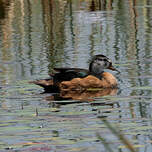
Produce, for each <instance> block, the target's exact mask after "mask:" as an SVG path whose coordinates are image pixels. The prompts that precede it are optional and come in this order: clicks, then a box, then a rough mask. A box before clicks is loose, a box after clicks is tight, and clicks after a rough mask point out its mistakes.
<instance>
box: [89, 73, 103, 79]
mask: <svg viewBox="0 0 152 152" xmlns="http://www.w3.org/2000/svg"><path fill="white" fill-rule="evenodd" d="M103 73H104V71H102V72H101V73H94V72H90V74H91V75H93V76H95V77H97V78H98V79H100V80H101V79H102V74H103Z"/></svg>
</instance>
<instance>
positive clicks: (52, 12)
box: [0, 0, 152, 152]
mask: <svg viewBox="0 0 152 152" xmlns="http://www.w3.org/2000/svg"><path fill="white" fill-rule="evenodd" d="M0 7H1V8H0V115H1V117H0V149H1V150H0V151H22V152H23V151H59V152H60V151H61V152H63V151H69V152H74V151H86V152H92V151H96V152H101V151H106V150H105V147H104V145H103V144H102V142H101V141H100V140H99V139H98V137H97V135H96V134H97V133H98V134H100V135H101V136H102V137H103V138H104V139H105V140H106V141H107V143H108V144H109V146H111V147H112V148H115V150H117V151H127V149H126V148H125V147H124V146H123V144H122V142H121V141H119V140H118V139H117V138H116V137H115V136H114V135H113V134H112V133H111V131H110V130H109V129H108V128H107V127H106V126H105V125H104V123H103V122H102V121H101V120H100V119H99V118H101V117H105V118H106V119H107V120H108V121H109V122H110V123H111V124H112V125H113V126H115V127H116V128H118V129H119V130H121V131H122V133H123V134H124V135H125V136H126V137H127V138H128V139H129V140H130V141H131V143H132V144H133V145H134V146H135V147H137V149H138V150H139V151H145V152H150V151H151V149H152V146H151V138H152V134H151V129H152V125H151V124H152V121H151V120H152V118H151V116H152V114H151V111H152V105H151V101H152V95H151V91H152V68H151V67H152V63H151V60H152V51H151V50H152V15H151V14H152V2H151V1H150V0H145V1H142V0H136V1H130V0H126V1H117V0H116V1H113V0H111V1H106V0H104V1H100V0H99V1H95V0H89V1H87V0H83V1H79V0H75V1H67V0H64V1H63V0H62V1H59V0H45V1H42V0H37V1H35V0H31V1H29V0H23V1H17V0H14V1H13V0H10V1H3V0H0ZM95 54H104V55H106V56H108V57H109V58H111V60H112V61H113V63H114V65H115V67H117V69H118V70H119V71H120V73H117V72H111V73H113V74H114V75H115V76H116V77H117V79H118V83H119V89H118V90H117V93H116V95H108V96H104V97H97V98H94V101H89V102H88V101H86V102H82V101H79V100H68V101H67V100H66V99H65V100H64V101H57V99H56V98H53V97H50V96H51V94H41V93H42V92H43V89H42V88H40V87H38V86H36V85H32V84H29V83H28V81H31V80H36V79H41V78H48V76H49V75H48V74H49V73H50V72H51V71H52V69H53V67H80V68H88V64H89V61H90V59H91V58H92V56H93V55H95ZM50 98H51V99H50ZM52 99H54V100H53V101H52ZM67 102H68V103H71V104H67Z"/></svg>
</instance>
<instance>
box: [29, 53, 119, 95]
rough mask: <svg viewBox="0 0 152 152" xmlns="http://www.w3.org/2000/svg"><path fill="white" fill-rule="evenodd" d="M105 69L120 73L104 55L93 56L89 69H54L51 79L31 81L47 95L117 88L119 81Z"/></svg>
mask: <svg viewBox="0 0 152 152" xmlns="http://www.w3.org/2000/svg"><path fill="white" fill-rule="evenodd" d="M105 69H109V70H112V71H118V70H117V69H116V68H115V67H114V66H113V64H112V61H111V60H110V59H109V58H108V57H106V56H105V55H103V54H98V55H95V56H93V58H92V60H91V62H90V64H89V68H88V69H81V68H64V67H62V68H54V71H55V72H53V73H51V74H49V75H50V78H48V79H43V80H36V81H31V82H30V83H33V84H36V85H39V86H41V87H43V88H44V92H45V93H59V92H62V91H69V90H82V91H83V90H87V89H91V88H116V87H117V79H116V78H115V77H114V76H113V75H112V74H111V73H109V72H105V71H104V70H105Z"/></svg>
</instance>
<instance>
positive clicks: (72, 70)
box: [50, 68, 89, 78]
mask: <svg viewBox="0 0 152 152" xmlns="http://www.w3.org/2000/svg"><path fill="white" fill-rule="evenodd" d="M54 70H55V71H56V72H58V74H59V73H60V74H63V75H65V76H67V75H70V74H74V75H75V76H76V77H80V78H83V77H85V76H87V75H88V74H89V71H88V70H87V69H81V68H54ZM50 76H53V75H52V74H50Z"/></svg>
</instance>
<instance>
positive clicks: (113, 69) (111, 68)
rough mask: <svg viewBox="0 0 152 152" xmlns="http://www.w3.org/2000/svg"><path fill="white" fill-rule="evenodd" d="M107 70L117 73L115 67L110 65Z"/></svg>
mask: <svg viewBox="0 0 152 152" xmlns="http://www.w3.org/2000/svg"><path fill="white" fill-rule="evenodd" d="M108 69H110V70H112V71H117V72H119V71H118V70H117V69H116V68H115V67H113V66H112V65H111V66H110V67H109V68H108Z"/></svg>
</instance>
